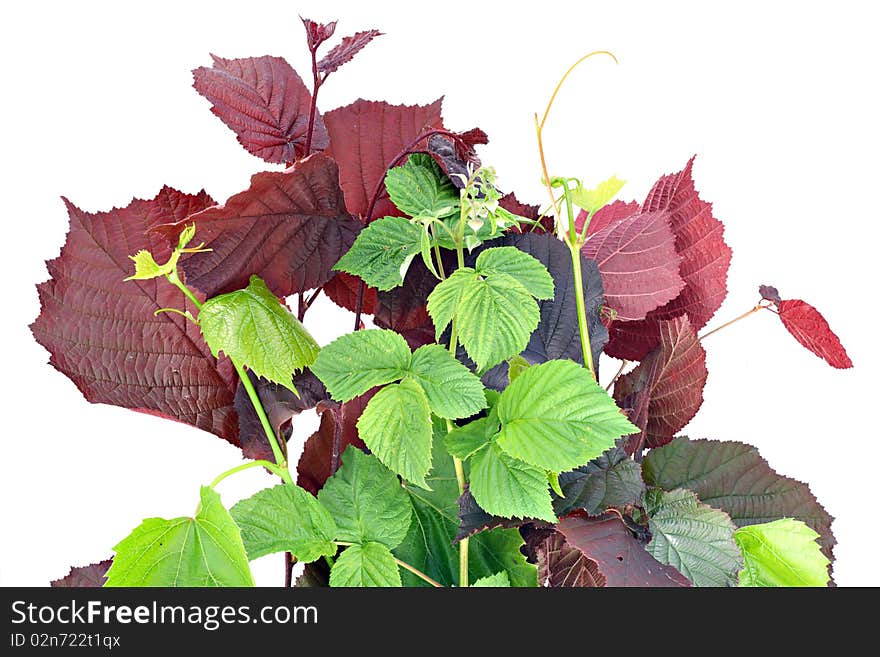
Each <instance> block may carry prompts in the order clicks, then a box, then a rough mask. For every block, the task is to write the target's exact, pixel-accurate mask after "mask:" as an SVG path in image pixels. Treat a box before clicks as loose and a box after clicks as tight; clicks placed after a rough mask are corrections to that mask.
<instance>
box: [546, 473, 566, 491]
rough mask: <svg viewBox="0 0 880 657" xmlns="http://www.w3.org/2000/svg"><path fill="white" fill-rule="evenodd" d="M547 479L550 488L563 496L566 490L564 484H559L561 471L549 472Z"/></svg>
mask: <svg viewBox="0 0 880 657" xmlns="http://www.w3.org/2000/svg"><path fill="white" fill-rule="evenodd" d="M547 481H548V482H549V484H550V490H552V491H553V492H554V493H556V494H557V495H558V496H559V497H563V496H564V495H565V492H564V491H563V490H562V486H561V485H560V484H559V473H558V472H549V471H548V472H547Z"/></svg>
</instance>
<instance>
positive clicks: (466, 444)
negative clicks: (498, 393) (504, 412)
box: [444, 413, 500, 460]
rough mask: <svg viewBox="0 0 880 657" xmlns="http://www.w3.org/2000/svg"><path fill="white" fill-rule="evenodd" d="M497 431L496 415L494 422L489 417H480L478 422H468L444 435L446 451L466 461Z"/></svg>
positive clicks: (498, 427) (498, 426)
mask: <svg viewBox="0 0 880 657" xmlns="http://www.w3.org/2000/svg"><path fill="white" fill-rule="evenodd" d="M498 429H500V425H499V424H498V415H497V413H495V417H494V421H493V418H491V417H481V418H480V419H479V420H474V421H473V422H468V423H467V424H465V425H464V426H462V427H456V428H455V429H453V430H452V431H450V432H449V433H448V434H446V438H445V439H444V443H445V445H446V450H447V451H448V452H449V453H450V454H452V455H453V456H457V457H458V458H460V459H462V460H464V459H468V458H470V457H471V456H472V455H473V454H474V453H476V452H478V451H480V450H481V449H482V448H483V447H485V446H486V444H487V443H488V442H489V441H490V440H492V438H494V437H495V435H496V434H497V433H498Z"/></svg>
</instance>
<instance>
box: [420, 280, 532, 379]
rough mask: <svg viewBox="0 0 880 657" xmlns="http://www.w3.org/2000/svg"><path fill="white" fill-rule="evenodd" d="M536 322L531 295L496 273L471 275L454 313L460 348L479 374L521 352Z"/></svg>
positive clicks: (516, 282) (517, 283) (515, 283)
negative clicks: (474, 364)
mask: <svg viewBox="0 0 880 657" xmlns="http://www.w3.org/2000/svg"><path fill="white" fill-rule="evenodd" d="M438 287H439V286H438ZM428 303H429V304H430V297H429V298H428ZM428 310H429V312H430V306H429V308H428ZM539 320H540V311H539V310H538V304H537V302H536V301H535V300H534V299H533V298H532V295H531V294H529V292H528V291H527V290H526V289H525V288H524V287H523V286H522V285H520V283H519V282H518V281H517V280H516V279H515V278H513V277H512V276H508V275H507V274H502V273H499V272H493V273H491V274H488V275H487V276H485V277H484V276H482V275H480V274H477V273H474V274H473V275H471V277H470V280H468V281H467V283H466V285H465V286H464V287H463V289H462V291H461V296H460V298H459V300H458V306H457V308H456V311H455V326H456V328H457V329H458V336H459V339H460V340H461V344H462V346H463V347H464V348H465V350H466V351H467V353H468V356H470V357H471V358H472V359H473V361H474V362H475V363H476V364H477V368H478V369H479V370H480V371H481V372H485V371H486V370H488V369H489V368H491V367H493V366H495V365H497V364H498V363H500V362H501V361H503V360H506V359H508V358H510V357H511V356H513V355H515V354H518V353H520V352H521V351H522V350H523V349H525V348H526V345H527V344H528V342H529V337H531V335H532V331H534V330H535V328H536V327H537V326H538V321H539Z"/></svg>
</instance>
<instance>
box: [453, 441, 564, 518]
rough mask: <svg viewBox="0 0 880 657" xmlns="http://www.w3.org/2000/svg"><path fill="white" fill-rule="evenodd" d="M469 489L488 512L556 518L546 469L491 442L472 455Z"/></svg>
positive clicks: (516, 516) (507, 516)
mask: <svg viewBox="0 0 880 657" xmlns="http://www.w3.org/2000/svg"><path fill="white" fill-rule="evenodd" d="M470 489H471V493H472V494H473V496H474V499H475V500H476V501H477V504H479V505H480V506H481V507H482V508H483V509H485V510H486V512H487V513H490V514H492V515H495V516H501V517H502V518H539V519H541V520H546V521H547V522H556V515H555V514H554V513H553V505H552V504H551V503H550V490H549V489H548V483H547V473H546V472H545V471H544V470H541V469H539V468H536V467H534V466H531V465H529V464H527V463H523V462H522V461H519V460H517V459H515V458H513V457H512V456H510V455H509V454H507V453H506V452H504V450H502V449H501V448H500V447H498V445H497V444H495V443H490V444H489V445H487V446H486V447H485V448H483V449H482V450H480V451H479V452H477V453H476V454H474V455H473V456H472V457H471V479H470Z"/></svg>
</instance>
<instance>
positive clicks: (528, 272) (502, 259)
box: [476, 246, 553, 299]
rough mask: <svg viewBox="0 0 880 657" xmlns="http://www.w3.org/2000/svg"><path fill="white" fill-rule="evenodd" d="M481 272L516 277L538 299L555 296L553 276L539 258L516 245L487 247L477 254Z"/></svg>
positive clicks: (478, 269)
mask: <svg viewBox="0 0 880 657" xmlns="http://www.w3.org/2000/svg"><path fill="white" fill-rule="evenodd" d="M476 270H477V272H479V273H480V274H484V275H486V274H491V273H501V274H507V275H508V276H511V277H512V278H515V279H516V280H517V281H518V282H519V284H520V285H522V286H523V287H524V288H525V289H526V290H527V291H528V292H529V294H531V295H532V296H533V297H535V298H536V299H552V298H553V278H552V277H551V276H550V272H548V271H547V268H546V267H545V266H544V265H543V264H542V263H541V261H540V260H538V259H537V258H533V257H532V256H530V255H529V254H528V253H526V252H525V251H520V250H519V249H517V248H516V247H514V246H498V247H495V248H491V249H486V250H485V251H483V252H482V253H481V254H480V255H479V256H477V262H476Z"/></svg>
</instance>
